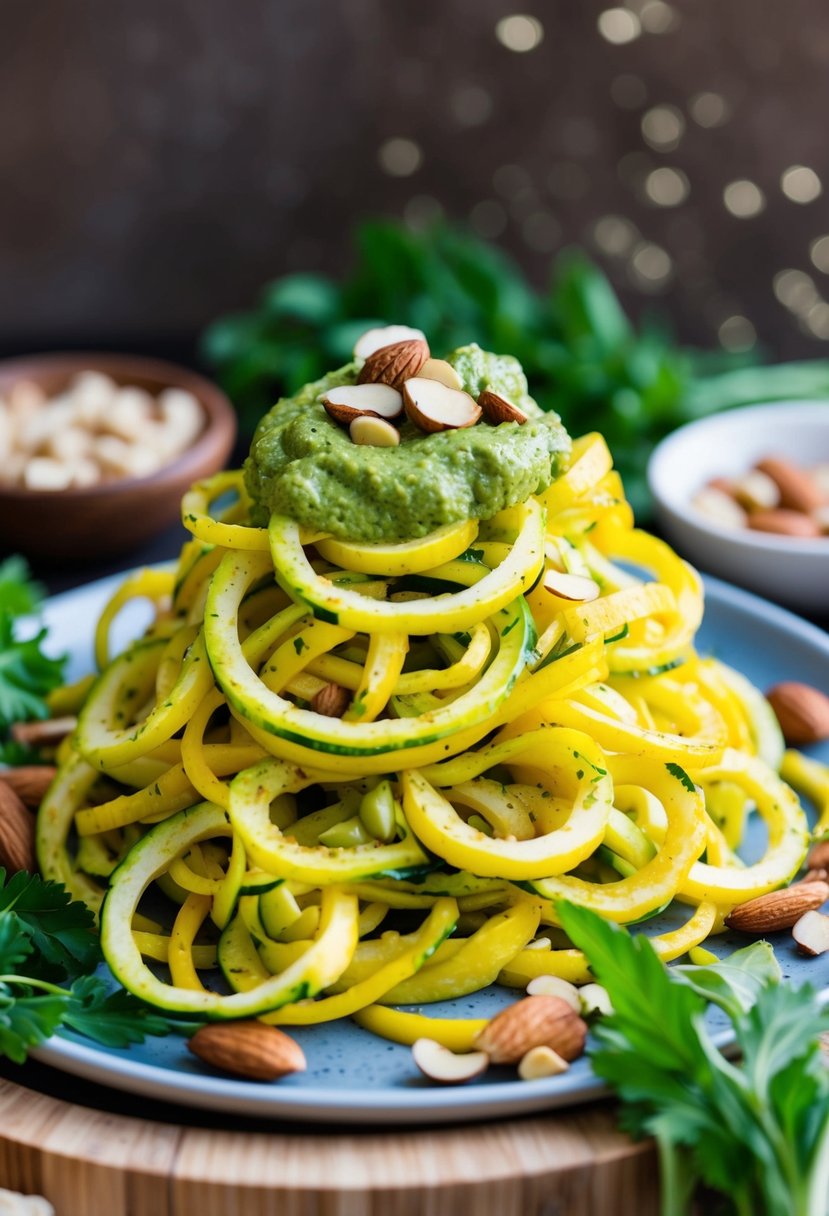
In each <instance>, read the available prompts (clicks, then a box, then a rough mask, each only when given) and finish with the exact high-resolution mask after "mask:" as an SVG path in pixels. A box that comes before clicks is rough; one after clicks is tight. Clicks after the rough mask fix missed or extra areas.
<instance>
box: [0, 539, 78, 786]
mask: <svg viewBox="0 0 829 1216" xmlns="http://www.w3.org/2000/svg"><path fill="white" fill-rule="evenodd" d="M42 598H43V591H42V588H41V587H40V585H39V583H36V582H34V581H33V580H32V578H31V577H30V574H29V568H28V566H27V565H26V562H25V561H24V560H23V558H22V557H9V558H7V559H6V560H5V561H4V562H2V563H0V761H3V762H4V763H7V764H19V763H21V762H24V761H26V760H27V759H29V758H30V757H29V756H28V754H27V753H26V751H25V749H21V748H20V747H18V746H17V745H16V744H14V743H13V742H9V741H8V740H7V734H8V730H9V727H10V726H11V725H12V723H13V722H24V721H28V720H30V719H32V718H47V717H48V716H49V710H48V707H47V705H46V700H45V698H46V695H47V693H49V692H51V690H52V689H53V688H57V687H58V686H59V685H60V683H61V682H62V679H63V674H62V673H63V666H64V660H63V659H62V658H51V657H50V656H49V655H47V654H44V652H43V641H44V639H45V637H46V630H45V629H40V630H38V631H37V632H36V633H32V632H31V631H30V630H29V631H28V632H23V631H21V627H20V622H21V619H22V618H24V617H29V616H31V615H32V614H33V613H35V612H37V610H38V608H39V607H40V604H41V601H42Z"/></svg>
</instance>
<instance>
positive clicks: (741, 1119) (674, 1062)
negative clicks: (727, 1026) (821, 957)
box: [558, 903, 829, 1216]
mask: <svg viewBox="0 0 829 1216" xmlns="http://www.w3.org/2000/svg"><path fill="white" fill-rule="evenodd" d="M558 912H559V916H560V919H561V923H562V925H563V927H564V929H565V932H566V933H567V935H568V937H569V938H570V940H571V941H572V942H573V943H574V945H576V946H577V947H578V948H579V949H581V950H583V951H584V953H585V955H586V956H587V959H588V961H589V963H590V966H591V969H592V971H593V972H594V974H595V976H596V978H597V979H598V981H599V983H601V984H603V985H604V987H605V988H606V989H607V991H608V994H609V996H610V999H611V1002H612V1004H613V1010H614V1012H613V1014H612V1015H610V1016H608V1017H606V1018H603V1019H602V1020H601V1021H600V1022H599V1023H598V1024H597V1025H596V1027H595V1037H596V1040H597V1046H596V1047H595V1048H593V1049H592V1051H591V1062H592V1065H593V1068H594V1070H595V1071H596V1073H597V1074H598V1075H599V1076H601V1077H603V1078H604V1079H605V1080H606V1081H608V1082H609V1083H610V1084H611V1085H612V1086H613V1087H614V1089H615V1090H616V1091H617V1092H618V1094H619V1096H620V1097H621V1098H622V1099H623V1101H624V1103H625V1106H624V1108H623V1111H622V1120H623V1123H624V1125H625V1126H626V1127H627V1129H628V1130H629V1131H631V1132H632V1133H633V1134H634V1135H638V1136H642V1135H651V1136H654V1137H655V1138H656V1140H657V1143H658V1146H659V1152H660V1161H661V1165H662V1206H661V1208H660V1211H661V1213H662V1216H687V1214H688V1213H689V1212H690V1210H691V1209H690V1202H691V1197H692V1194H693V1192H694V1189H695V1186H696V1185H697V1183H700V1182H701V1183H703V1184H704V1185H705V1186H707V1187H710V1188H713V1189H715V1190H718V1191H721V1192H722V1193H723V1194H724V1195H727V1196H728V1197H729V1198H730V1201H731V1204H732V1205H733V1206H732V1210H733V1211H734V1212H735V1213H736V1214H737V1216H825V1213H826V1195H827V1188H828V1187H829V1070H827V1068H826V1066H825V1064H824V1063H823V1061H822V1059H821V1052H820V1046H819V1041H818V1036H819V1035H820V1034H821V1033H822V1032H825V1031H827V1029H829V1011H827V1010H824V1009H822V1008H821V1006H820V1004H819V1002H818V999H817V995H816V993H815V991H814V990H813V989H812V988H810V987H809V986H808V985H804V986H803V987H801V988H797V989H796V988H794V987H792V986H791V985H788V984H784V983H781V982H780V973H779V968H778V967H777V965H776V963H775V961H774V959H773V956H772V955H771V951H770V947H767V946H766V945H765V944H764V943H759V944H757V945H755V946H752V947H749V948H748V949H747V950H742V951H738V952H737V953H736V954H733V955H732V956H731V957H730V958H729V959H727V960H726V961H725V962H724V963H718V964H715V965H713V966H711V967H699V968H692V967H682V968H667V967H665V966H664V964H663V963H662V962H661V961H660V959H659V957H658V955H657V954H656V951H655V950H654V948H653V947H652V946H651V944H650V942H649V941H648V940H647V938H645V937H644V936H638V937H631V936H630V934H628V933H627V932H626V931H625V930H622V929H619V928H617V927H616V926H614V925H611V924H608V923H607V922H606V921H604V920H602V918H601V917H599V916H597V915H596V914H595V913H594V912H591V911H589V910H588V909H586V908H580V907H576V906H575V905H572V904H567V903H561V904H559V906H558ZM709 1001H714V1002H715V1003H716V1004H718V1005H719V1006H720V1008H721V1009H723V1010H724V1012H725V1013H726V1014H727V1016H728V1018H729V1020H730V1022H731V1026H732V1028H733V1035H734V1041H735V1043H736V1046H737V1048H738V1049H739V1051H740V1053H741V1055H742V1063H741V1064H740V1065H738V1064H735V1063H731V1062H730V1061H728V1060H726V1059H725V1058H724V1057H723V1056H722V1055H721V1053H720V1052H719V1051H718V1049H717V1047H716V1045H715V1042H714V1040H713V1038H712V1036H711V1033H710V1032H709V1030H708V1028H707V1027H706V1025H705V1021H704V1014H705V1009H706V1005H707V1003H708V1002H709Z"/></svg>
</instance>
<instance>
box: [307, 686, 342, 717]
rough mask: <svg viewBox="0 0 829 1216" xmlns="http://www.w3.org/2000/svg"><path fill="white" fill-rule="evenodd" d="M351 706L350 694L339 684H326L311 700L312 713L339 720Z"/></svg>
mask: <svg viewBox="0 0 829 1216" xmlns="http://www.w3.org/2000/svg"><path fill="white" fill-rule="evenodd" d="M350 704H351V694H350V693H349V691H348V689H347V688H343V686H342V685H341V684H326V685H325V687H324V688H321V689H320V690H319V692H318V693H315V695H314V697H313V698H312V700H311V708H312V709H313V711H314V713H317V714H323V715H324V716H325V717H326V718H341V717H342V716H343V714H344V713H345V711H346V710H347V709H348V707H349V705H350Z"/></svg>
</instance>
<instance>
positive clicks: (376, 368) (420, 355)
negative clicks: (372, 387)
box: [357, 338, 429, 389]
mask: <svg viewBox="0 0 829 1216" xmlns="http://www.w3.org/2000/svg"><path fill="white" fill-rule="evenodd" d="M428 358H429V347H428V346H427V344H426V341H425V340H424V339H423V338H408V339H407V340H406V341H405V342H395V343H394V344H393V345H392V346H381V347H380V349H379V350H376V351H375V352H374V354H373V355H369V357H368V358H367V359H366V361H365V363H364V364H363V366H362V367H361V368H360V374H359V375H358V377H357V381H358V383H360V384H390V385H391V386H392V388H397V389H402V387H403V385H404V384H405V383H406V381H407V380H410V379H411V377H412V376H416V375H417V374H418V372H419V371H420V369H421V367H423V364H424V363H425V362H426V360H427V359H428Z"/></svg>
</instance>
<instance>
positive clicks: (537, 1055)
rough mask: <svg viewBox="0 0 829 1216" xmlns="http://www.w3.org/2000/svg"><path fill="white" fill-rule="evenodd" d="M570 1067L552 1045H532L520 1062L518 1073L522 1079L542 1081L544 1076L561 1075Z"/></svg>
mask: <svg viewBox="0 0 829 1216" xmlns="http://www.w3.org/2000/svg"><path fill="white" fill-rule="evenodd" d="M569 1067H570V1065H569V1064H568V1063H567V1061H566V1060H564V1059H562V1057H561V1056H560V1055H559V1054H558V1052H557V1051H553V1049H552V1047H531V1048H530V1050H529V1051H528V1052H527V1054H526V1055H525V1056H522V1058H521V1060H520V1062H519V1064H518V1075H519V1077H520V1078H521V1080H522V1081H541V1080H542V1079H543V1078H544V1077H558V1076H561V1074H562V1073H563V1072H567V1069H568V1068H569Z"/></svg>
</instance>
